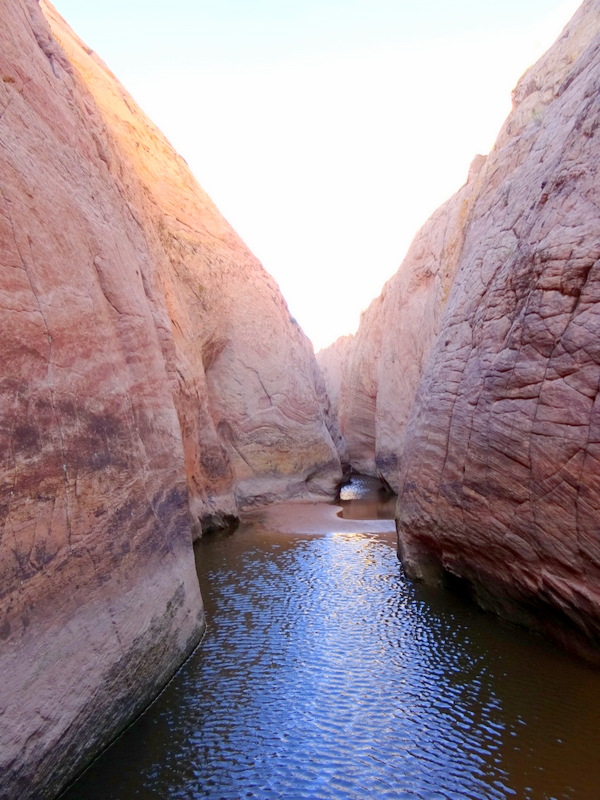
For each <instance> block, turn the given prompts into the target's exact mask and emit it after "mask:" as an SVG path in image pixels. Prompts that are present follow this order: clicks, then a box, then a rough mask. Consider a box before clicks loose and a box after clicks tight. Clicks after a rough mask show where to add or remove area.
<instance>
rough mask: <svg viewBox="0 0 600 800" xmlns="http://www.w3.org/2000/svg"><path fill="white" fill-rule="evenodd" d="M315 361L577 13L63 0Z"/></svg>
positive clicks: (390, 4) (291, 0)
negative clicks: (262, 275) (223, 222)
mask: <svg viewBox="0 0 600 800" xmlns="http://www.w3.org/2000/svg"><path fill="white" fill-rule="evenodd" d="M55 5H56V7H57V9H58V11H59V12H60V13H61V14H63V16H64V17H65V18H66V20H67V21H68V22H69V23H70V24H71V26H72V27H73V28H74V29H75V31H76V32H77V33H78V34H79V35H80V36H81V37H82V38H83V39H84V40H85V41H86V42H87V44H88V45H89V46H90V47H92V48H93V49H94V50H96V51H97V52H98V53H99V55H100V56H101V57H102V58H104V60H105V61H106V62H107V64H108V66H109V67H110V68H111V69H112V70H113V72H114V73H115V74H116V75H117V77H118V78H119V79H120V80H121V82H122V83H123V84H124V85H125V87H126V88H127V89H128V90H129V91H130V92H131V94H132V95H133V96H134V98H135V99H136V100H137V102H138V103H139V104H140V105H141V106H142V108H143V109H144V111H146V113H147V114H148V115H149V116H150V117H151V118H152V119H153V120H154V122H155V123H156V124H157V125H158V126H159V127H160V128H161V129H162V130H163V131H164V133H165V134H166V135H167V137H168V138H169V139H170V141H171V142H172V144H173V145H174V146H175V148H176V149H177V150H178V151H179V152H180V153H181V154H182V155H183V156H184V158H185V159H186V160H187V162H188V164H189V165H190V167H191V169H192V171H193V172H194V174H195V175H196V177H197V178H198V181H199V182H200V184H201V185H202V187H203V188H204V189H205V190H206V191H207V192H208V193H209V195H210V196H211V197H212V199H213V200H214V201H215V203H216V204H217V206H218V207H219V209H220V210H221V212H222V213H223V214H224V216H225V217H226V218H227V219H228V220H229V222H230V223H231V224H232V225H233V226H234V227H235V228H236V230H237V231H238V233H239V234H240V235H241V236H242V238H243V239H244V240H245V241H246V243H247V244H248V246H249V247H250V248H251V249H252V250H253V251H254V253H255V254H256V255H257V256H258V257H259V258H260V260H261V261H262V262H263V264H264V266H265V267H266V269H267V270H268V271H269V272H270V273H271V274H272V275H273V276H274V277H275V279H276V280H277V281H278V283H279V285H280V287H281V290H282V292H283V294H284V296H285V298H286V300H287V302H288V305H289V307H290V311H291V313H292V314H293V315H294V316H295V317H296V319H297V320H298V322H299V323H300V325H301V326H302V328H303V329H304V331H305V332H306V333H307V335H308V336H309V337H310V338H311V339H312V341H313V343H314V345H315V349H319V348H320V347H323V346H325V345H327V344H329V343H330V342H332V341H333V340H334V339H336V338H337V337H338V336H340V335H343V334H346V333H351V332H353V331H354V330H355V329H356V327H357V325H358V321H359V315H360V311H361V310H363V309H364V308H366V306H367V305H368V304H369V303H370V301H371V300H372V299H373V298H374V297H375V296H377V295H378V294H379V292H380V290H381V287H382V285H383V283H384V282H385V281H386V280H387V279H388V278H389V277H391V275H393V273H394V272H395V271H396V269H397V268H398V266H399V264H400V262H401V260H402V258H403V256H404V254H405V252H406V249H407V247H408V245H409V244H410V241H411V239H412V238H413V236H414V234H415V233H416V232H417V230H418V228H419V227H420V226H421V225H422V224H423V222H424V221H425V220H426V218H427V217H428V216H429V215H430V213H431V212H432V211H433V210H434V209H435V208H437V206H439V205H440V204H441V203H442V202H443V201H444V200H446V199H447V198H448V197H449V196H450V195H451V194H452V193H453V192H454V191H456V190H457V189H458V188H459V187H460V186H461V184H462V183H464V180H465V178H466V175H467V170H468V167H469V164H470V162H471V160H472V158H473V156H475V155H476V154H477V153H487V152H488V151H489V149H490V148H491V146H492V145H493V142H494V139H495V137H496V134H497V133H498V131H499V129H500V126H501V124H502V122H503V120H504V118H505V117H506V115H507V114H508V112H509V110H510V92H511V89H512V88H513V86H514V85H515V83H516V81H517V79H518V77H519V76H520V75H521V74H522V72H523V71H524V70H525V69H526V68H527V67H528V66H529V65H530V64H531V63H533V61H534V60H535V59H536V58H537V57H538V56H539V55H541V53H542V52H543V51H544V50H545V49H547V47H549V46H550V44H551V43H552V42H553V41H554V39H555V38H556V37H557V36H558V34H559V33H560V31H561V29H562V28H563V27H564V25H565V24H566V23H567V21H568V20H569V18H570V17H571V16H572V14H573V13H574V12H575V10H576V9H577V7H578V5H579V0H504V2H502V3H501V2H496V3H482V2H481V0H452V2H450V1H449V0H425V1H424V2H420V3H416V2H415V0H410V1H409V0H318V1H317V0H169V2H168V3H167V2H152V0H104V2H102V3H87V2H81V0H55Z"/></svg>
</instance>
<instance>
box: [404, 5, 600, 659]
mask: <svg viewBox="0 0 600 800" xmlns="http://www.w3.org/2000/svg"><path fill="white" fill-rule="evenodd" d="M599 31H600V2H599V0H586V2H584V4H583V5H582V7H581V8H580V10H579V11H578V13H577V14H576V16H575V17H574V18H573V20H572V22H571V23H570V25H569V26H568V27H567V28H566V29H565V32H564V33H563V35H562V36H561V38H560V39H559V40H558V42H557V43H556V44H555V46H554V47H553V48H552V49H551V50H550V51H549V52H548V53H547V54H546V56H544V58H542V59H541V61H540V62H538V64H536V65H535V66H534V67H533V68H532V69H531V70H530V71H529V72H528V73H527V74H526V75H525V76H524V77H523V78H522V80H521V81H520V83H519V85H518V87H517V89H516V91H515V94H514V110H513V112H512V114H511V115H510V117H509V118H508V120H507V122H506V124H505V126H504V128H503V130H502V132H501V133H500V136H499V139H498V141H497V144H496V146H495V148H494V150H493V151H492V153H491V154H490V156H489V157H488V159H487V162H486V163H485V165H484V166H483V169H482V171H481V173H480V175H479V177H478V179H477V181H478V183H479V188H478V190H477V194H476V197H474V198H473V197H472V198H471V200H470V211H469V213H468V218H467V219H466V221H465V224H464V226H463V233H462V236H463V239H464V241H463V244H462V248H461V253H460V256H459V259H458V271H457V273H456V278H455V281H454V284H453V286H452V290H451V292H450V297H449V299H448V302H447V305H446V308H445V311H444V315H443V319H442V321H441V327H440V332H439V334H438V336H437V338H436V340H435V343H434V345H433V349H432V351H431V354H430V356H429V358H428V360H427V365H426V368H425V371H424V376H423V379H422V381H421V384H420V387H419V391H418V396H417V400H416V403H415V406H414V408H413V412H412V416H411V421H410V422H409V425H408V429H407V433H406V436H405V440H404V445H403V447H402V449H401V451H400V452H401V474H400V497H399V501H398V534H399V545H400V552H401V554H402V557H403V558H404V560H405V563H406V565H407V567H408V568H409V570H410V572H411V573H412V574H414V575H417V576H421V577H425V578H430V579H437V578H439V577H440V576H441V575H442V574H445V575H446V576H450V577H451V579H452V580H459V581H460V582H462V584H463V585H464V586H466V587H468V588H469V590H470V591H471V592H473V593H474V595H475V596H476V598H477V599H478V600H479V602H480V603H481V604H482V605H484V606H486V607H489V608H493V609H495V610H497V611H499V612H500V613H502V614H507V615H509V616H511V617H513V618H516V619H519V620H521V621H523V622H526V623H527V624H534V625H537V626H538V627H540V628H542V629H544V630H546V631H547V632H548V633H550V634H551V635H553V636H555V637H557V638H558V639H560V640H561V641H563V642H564V643H566V644H567V645H568V646H570V647H572V648H577V649H579V650H580V651H587V653H588V655H591V654H593V657H594V658H595V659H596V660H600V657H599V656H598V652H599V651H598V649H597V648H598V645H600V589H599V587H600V535H599V532H598V518H599V514H600V405H599V402H600V401H599V394H598V387H599V385H600V345H599V342H600V339H599V331H600V182H599V175H598V168H599V164H600V33H599Z"/></svg>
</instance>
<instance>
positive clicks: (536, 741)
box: [65, 482, 600, 800]
mask: <svg viewBox="0 0 600 800" xmlns="http://www.w3.org/2000/svg"><path fill="white" fill-rule="evenodd" d="M352 492H354V495H358V498H355V499H354V500H352V501H348V502H344V503H343V505H344V510H343V516H344V518H345V520H352V519H357V518H358V519H359V520H360V519H364V514H365V513H368V514H371V515H373V516H375V517H378V518H379V519H380V520H381V518H382V517H383V518H385V517H386V516H388V517H389V515H390V509H391V505H393V504H390V503H389V502H388V504H387V510H386V507H385V503H386V500H385V498H382V497H380V496H377V495H376V494H375V495H374V494H373V492H372V491H371V487H370V486H369V484H368V483H360V482H359V483H356V484H355V485H354V487H351V490H350V494H352ZM366 508H370V510H369V511H365V509H366ZM289 513H290V515H291V518H292V519H293V518H294V513H295V511H294V508H293V507H292V509H291V510H290V512H289ZM333 518H334V519H337V517H335V516H334V517H333ZM352 525H355V526H357V525H358V526H361V525H362V527H363V530H362V531H357V530H356V529H354V528H351V526H352ZM344 526H346V527H344ZM270 527H271V528H272V527H273V526H272V525H271V526H270ZM368 527H369V523H352V522H347V523H346V522H345V521H344V520H340V521H339V525H337V528H338V530H336V524H334V525H329V528H330V530H328V531H326V532H324V533H310V534H309V533H306V532H305V533H303V534H298V535H293V534H290V533H281V532H277V531H276V530H273V529H269V524H268V521H267V523H265V521H264V520H262V521H261V517H260V516H258V517H255V518H254V519H253V520H251V521H250V522H248V523H246V524H244V525H242V526H241V527H240V528H239V529H238V530H237V531H236V532H235V533H233V534H229V535H216V536H211V537H207V538H205V539H203V540H202V541H201V542H200V543H199V545H198V547H197V561H198V568H199V573H200V577H201V584H202V592H203V595H204V598H205V602H206V609H207V615H208V625H209V627H208V633H207V636H206V638H205V640H204V642H203V644H202V646H201V647H200V648H199V650H198V651H197V652H196V654H195V655H194V656H193V657H192V658H191V659H190V660H189V661H188V663H187V664H186V665H185V667H184V669H183V670H182V671H181V672H180V673H179V674H178V676H177V677H176V679H175V680H174V681H173V682H172V683H171V684H170V685H169V687H168V688H167V690H166V691H165V692H164V693H163V694H162V695H161V697H160V698H159V700H158V701H157V702H156V703H155V704H154V705H153V706H152V707H151V709H150V710H149V711H148V712H147V713H146V714H145V715H144V716H143V717H142V718H141V719H140V720H139V721H138V723H137V724H136V725H135V726H133V727H132V728H130V729H129V731H128V732H127V733H126V734H125V735H124V736H123V737H121V739H119V741H118V742H117V743H116V744H115V745H114V746H113V747H112V748H111V749H110V750H108V751H107V752H106V753H105V755H104V756H103V757H102V758H101V759H100V760H99V761H97V762H96V764H95V765H94V766H93V767H92V768H91V769H90V770H89V771H88V772H87V773H86V774H85V775H84V777H83V779H81V780H80V782H79V783H78V784H77V785H76V786H75V787H74V788H72V790H71V791H70V792H69V793H68V794H67V795H66V798H65V800H129V799H130V798H143V800H146V799H148V800H149V799H150V798H153V799H154V798H160V799H161V800H172V799H173V800H174V799H175V798H181V799H182V800H200V798H204V799H205V800H242V798H257V799H258V800H271V798H273V800H274V799H275V798H282V799H283V798H285V800H304V798H310V799H311V800H366V799H367V798H382V799H383V800H386V799H388V798H389V800H392V799H393V800H404V799H406V800H496V799H497V800H503V799H504V798H515V799H516V800H597V798H599V797H600V759H598V754H599V753H600V725H599V724H598V719H599V717H598V711H599V709H600V674H599V673H598V672H596V671H593V670H591V669H589V668H588V667H586V666H584V665H582V664H580V663H578V662H577V661H574V660H572V659H571V658H569V657H568V656H566V655H564V654H562V653H561V652H559V651H557V650H555V649H554V648H553V647H552V646H551V645H550V644H548V643H546V642H545V641H544V640H542V639H540V638H538V637H536V636H533V635H530V634H528V633H526V632H525V631H521V630H520V629H518V628H515V627H513V626H511V625H508V624H504V623H502V622H499V621H498V620H496V619H495V618H493V617H491V616H489V615H486V614H483V613H482V612H479V611H478V610H477V609H475V608H473V607H471V606H470V605H468V604H467V603H465V602H463V601H462V600H461V599H459V598H456V597H454V596H453V595H451V594H449V593H447V592H444V591H442V590H440V591H438V590H433V589H428V588H426V587H422V586H418V585H414V584H410V583H408V582H407V581H406V580H405V579H404V577H403V574H402V569H401V567H400V565H399V563H398V561H397V559H396V554H395V537H394V534H393V532H392V531H391V529H390V526H389V524H388V525H387V527H388V529H389V532H381V527H382V524H381V522H379V523H377V525H375V524H373V525H372V526H371V527H379V529H380V532H379V533H376V534H373V533H369V532H368V531H367V529H368ZM383 527H384V528H385V527H386V525H384V526H383Z"/></svg>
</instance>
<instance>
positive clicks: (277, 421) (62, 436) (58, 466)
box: [0, 0, 340, 798]
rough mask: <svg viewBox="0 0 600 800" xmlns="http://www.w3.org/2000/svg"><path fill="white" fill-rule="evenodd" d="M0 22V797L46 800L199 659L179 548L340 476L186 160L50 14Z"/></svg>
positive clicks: (22, 7)
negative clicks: (230, 520) (243, 512)
mask: <svg viewBox="0 0 600 800" xmlns="http://www.w3.org/2000/svg"><path fill="white" fill-rule="evenodd" d="M42 12H43V13H42ZM0 18H1V19H2V27H1V31H0V38H1V40H2V46H1V47H0V253H1V259H0V274H1V276H2V281H1V285H0V325H1V329H2V336H1V337H0V342H1V348H2V374H1V375H0V404H1V415H0V443H1V446H0V453H1V454H2V459H3V464H2V471H1V473H0V523H1V529H0V573H1V574H0V577H1V580H0V598H1V605H0V797H3V798H16V797H19V798H29V797H35V798H45V797H52V796H54V795H55V794H56V792H57V791H58V789H59V788H60V787H61V786H62V785H63V784H64V783H65V781H66V780H68V779H69V778H70V777H72V776H73V775H74V774H75V773H76V772H77V771H78V769H80V768H81V766H82V765H83V764H84V762H85V760H86V758H88V757H89V756H90V755H91V754H93V753H95V752H97V751H98V749H99V748H101V747H102V746H103V745H104V744H105V743H106V742H107V741H108V740H109V739H110V738H112V737H113V736H114V735H115V733H116V732H117V731H118V730H119V728H120V727H122V726H123V725H124V724H125V723H126V722H127V721H128V720H129V719H130V718H131V717H132V715H134V714H135V713H136V712H137V711H139V710H140V709H141V708H142V707H143V706H144V705H145V704H146V703H147V702H148V701H149V699H150V698H151V697H152V696H154V695H155V694H156V692H157V691H158V689H159V688H160V686H162V685H163V684H164V682H165V681H166V680H167V679H168V677H169V676H170V675H171V674H172V672H173V670H174V669H175V668H176V667H177V665H178V664H180V663H181V661H182V659H183V658H184V657H185V656H186V654H187V653H189V652H190V650H191V649H192V648H193V647H194V645H195V644H196V642H197V641H198V640H199V637H200V635H201V632H202V629H203V614H202V603H201V599H200V595H199V591H198V584H197V579H196V575H195V569H194V561H193V556H192V549H191V531H192V528H193V527H194V526H195V527H196V528H197V529H199V525H200V523H202V522H203V523H204V524H205V525H206V524H218V523H219V522H220V521H222V520H223V518H224V517H226V516H227V515H228V514H235V513H236V511H237V507H238V506H239V505H251V504H253V503H256V502H261V501H267V500H271V499H275V498H277V499H279V498H280V497H285V498H289V497H293V498H296V499H298V498H303V497H309V496H314V495H320V496H322V495H323V494H325V493H327V492H329V491H330V490H332V489H333V487H334V486H335V484H336V482H337V481H338V480H339V476H340V469H339V459H338V457H337V453H336V449H335V446H334V444H333V442H332V440H331V437H330V436H329V433H328V431H327V425H328V419H327V415H326V412H325V409H324V406H323V403H324V395H323V388H322V385H321V383H320V382H319V381H320V376H319V374H318V370H317V367H316V362H315V361H314V357H313V355H312V351H311V348H310V345H309V343H308V342H307V340H306V338H305V337H304V335H303V334H302V332H301V331H300V330H299V329H298V328H297V326H295V325H294V324H293V322H292V321H291V320H290V319H289V314H288V312H287V308H286V306H285V303H284V301H283V300H282V298H281V296H280V294H279V291H278V289H277V287H276V285H275V284H274V282H273V281H272V280H271V279H270V278H269V277H268V276H267V275H266V273H265V272H264V270H262V268H261V267H260V265H259V264H258V262H257V261H256V260H255V259H254V258H253V256H252V255H251V254H250V253H249V252H248V250H247V249H246V248H245V247H244V245H243V244H242V242H241V241H240V240H239V238H238V237H237V236H236V234H235V232H234V231H233V230H232V229H231V228H230V226H229V225H228V224H227V223H226V222H225V221H224V220H223V219H222V217H220V215H219V214H218V212H217V211H216V209H215V208H214V206H213V205H212V203H211V202H210V200H209V199H208V198H207V197H206V195H205V194H204V193H203V192H202V190H201V189H200V188H199V187H198V186H197V184H196V183H195V181H194V179H193V178H192V177H191V175H190V173H189V171H188V170H187V168H186V166H185V163H184V162H183V161H182V160H181V159H180V158H179V157H178V156H176V154H175V153H174V152H173V151H172V149H171V148H170V146H169V145H168V143H167V142H166V141H165V139H164V137H162V135H161V134H160V132H159V131H158V130H156V128H155V127H154V126H153V125H152V124H151V123H150V122H149V121H148V120H147V119H146V118H145V117H144V115H143V114H142V113H141V112H140V110H139V109H138V108H137V107H136V106H135V104H134V103H133V101H132V100H131V98H129V97H128V96H127V94H126V93H125V92H124V90H123V89H122V87H121V86H120V85H119V84H118V82H117V81H116V79H115V78H114V76H112V75H111V74H110V72H108V70H107V69H106V67H105V66H104V65H103V64H102V63H101V62H100V61H99V60H98V59H97V57H96V56H95V55H94V54H93V53H91V52H90V51H89V50H88V49H87V48H85V46H84V45H83V44H82V43H81V42H79V40H78V39H77V38H76V37H75V36H74V35H73V34H72V32H71V31H70V30H69V29H68V27H67V26H66V25H65V23H64V22H63V21H62V20H61V19H60V17H58V15H57V14H56V12H55V11H54V10H53V9H52V8H51V7H50V6H49V5H47V4H45V3H43V2H42V3H40V4H38V3H37V2H36V1H35V0H0Z"/></svg>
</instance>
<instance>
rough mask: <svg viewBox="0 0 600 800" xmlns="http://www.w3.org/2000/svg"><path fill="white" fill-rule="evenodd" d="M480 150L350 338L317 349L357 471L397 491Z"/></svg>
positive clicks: (480, 161)
mask: <svg viewBox="0 0 600 800" xmlns="http://www.w3.org/2000/svg"><path fill="white" fill-rule="evenodd" d="M484 163H485V158H484V157H483V156H478V157H477V158H476V159H475V160H474V162H473V165H472V167H471V170H470V173H469V179H468V181H467V183H466V184H465V186H463V187H462V189H460V191H459V192H457V194H456V195H454V197H452V198H451V199H450V200H448V202H447V203H445V204H444V205H443V206H442V207H441V208H440V209H439V210H438V211H436V212H435V214H434V215H433V216H432V217H431V218H430V219H429V220H428V221H427V222H426V223H425V225H424V226H423V228H422V229H421V230H420V231H419V233H418V234H417V236H416V237H415V239H414V241H413V243H412V245H411V247H410V249H409V251H408V253H407V255H406V258H405V259H404V261H403V263H402V265H401V266H400V268H399V270H398V272H397V273H396V274H395V275H394V276H393V277H392V278H391V279H390V280H389V281H388V282H387V283H386V285H385V286H384V288H383V290H382V293H381V295H380V296H379V297H377V298H376V299H375V300H373V302H372V303H371V305H370V306H369V307H368V309H367V310H366V311H365V312H364V313H363V314H362V316H361V321H360V326H359V329H358V331H357V333H356V334H355V336H353V337H348V336H346V337H342V338H340V339H338V340H337V341H336V342H334V343H333V344H332V345H331V346H330V347H328V348H326V349H324V350H322V351H320V352H319V353H318V354H317V359H318V361H319V365H320V366H321V369H322V370H323V374H324V377H325V381H326V384H327V386H328V390H329V394H330V397H331V398H332V406H333V410H334V412H335V414H336V415H337V418H338V421H339V425H340V429H341V432H342V435H343V437H344V438H345V440H346V443H347V447H348V458H349V462H350V465H351V466H352V468H353V469H354V470H355V471H356V472H360V473H362V474H365V475H377V476H379V477H382V478H384V479H385V480H386V481H387V483H389V484H390V486H391V487H392V488H393V489H394V490H395V491H398V488H399V479H398V461H399V454H400V452H401V450H402V442H403V439H404V431H405V427H406V422H407V419H408V415H409V413H410V410H411V408H412V404H413V401H414V397H415V393H416V391H417V386H418V383H419V380H420V378H421V374H422V372H423V368H424V365H425V361H426V359H427V356H428V355H429V351H430V349H431V345H432V343H433V340H434V338H435V336H436V335H437V333H438V331H439V327H440V320H441V315H442V311H443V309H444V306H445V304H446V300H447V298H448V292H449V290H450V286H451V284H452V280H453V279H454V275H455V273H456V269H457V266H458V260H459V257H460V254H461V252H462V245H463V239H464V234H465V230H466V223H467V220H468V217H469V211H470V207H471V203H472V200H473V198H474V197H475V196H476V194H477V191H478V188H479V186H480V178H479V176H480V174H481V168H482V166H483V164H484Z"/></svg>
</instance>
